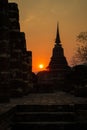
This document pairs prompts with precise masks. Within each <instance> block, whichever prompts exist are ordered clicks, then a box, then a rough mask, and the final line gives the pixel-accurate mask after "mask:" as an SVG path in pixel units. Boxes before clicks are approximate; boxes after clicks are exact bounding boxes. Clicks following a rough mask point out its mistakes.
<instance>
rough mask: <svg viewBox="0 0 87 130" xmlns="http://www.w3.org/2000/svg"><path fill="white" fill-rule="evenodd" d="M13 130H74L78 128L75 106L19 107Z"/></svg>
mask: <svg viewBox="0 0 87 130" xmlns="http://www.w3.org/2000/svg"><path fill="white" fill-rule="evenodd" d="M12 122H13V123H12V130H36V129H37V130H45V129H50V130H74V129H76V128H77V127H78V125H77V116H76V113H75V108H74V106H73V105H19V106H17V107H16V113H15V116H14V118H13V121H12Z"/></svg>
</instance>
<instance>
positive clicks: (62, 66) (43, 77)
mask: <svg viewBox="0 0 87 130" xmlns="http://www.w3.org/2000/svg"><path fill="white" fill-rule="evenodd" d="M46 69H47V70H44V71H40V72H38V74H37V76H38V83H39V84H52V85H55V84H60V83H63V82H64V80H65V78H66V76H67V74H68V73H69V72H70V67H69V65H68V62H67V60H66V57H65V56H64V49H63V47H62V44H61V40H60V34H59V25H58V23H57V31H56V39H55V45H54V48H53V50H52V57H51V59H50V62H49V65H48V66H47V68H46Z"/></svg>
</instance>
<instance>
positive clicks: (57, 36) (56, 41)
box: [55, 22, 61, 44]
mask: <svg viewBox="0 0 87 130" xmlns="http://www.w3.org/2000/svg"><path fill="white" fill-rule="evenodd" d="M55 43H57V44H59V43H61V41H60V35H59V23H58V22H57V32H56V39H55Z"/></svg>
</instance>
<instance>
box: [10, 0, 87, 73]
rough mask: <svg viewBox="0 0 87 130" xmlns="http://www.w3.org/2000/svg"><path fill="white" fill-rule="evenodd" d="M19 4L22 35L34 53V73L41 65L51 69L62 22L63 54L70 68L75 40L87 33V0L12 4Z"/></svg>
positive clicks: (30, 0) (18, 0)
mask: <svg viewBox="0 0 87 130" xmlns="http://www.w3.org/2000/svg"><path fill="white" fill-rule="evenodd" d="M9 2H16V3H18V7H19V15H20V26H21V31H23V32H25V36H26V43H27V49H28V50H31V51H32V56H33V57H32V59H33V63H32V66H33V71H34V72H37V71H39V70H40V69H39V68H38V64H40V63H43V64H44V65H45V67H46V66H48V63H49V61H50V58H51V56H52V48H53V47H54V41H55V37H56V26H57V25H56V24H57V21H58V22H59V30H60V38H61V42H62V46H63V48H64V54H65V56H66V58H67V61H68V63H69V65H70V61H71V57H72V55H73V53H74V50H75V48H76V36H77V35H78V34H79V33H80V32H82V31H87V14H86V12H87V0H9Z"/></svg>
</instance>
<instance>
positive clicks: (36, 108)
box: [16, 105, 74, 112]
mask: <svg viewBox="0 0 87 130" xmlns="http://www.w3.org/2000/svg"><path fill="white" fill-rule="evenodd" d="M16 109H17V110H16V111H18V112H58V111H61V112H73V111H74V105H18V106H17V107H16Z"/></svg>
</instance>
